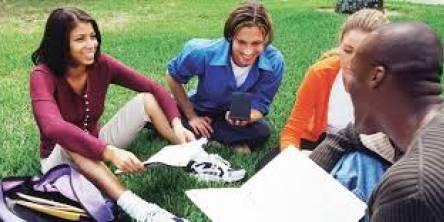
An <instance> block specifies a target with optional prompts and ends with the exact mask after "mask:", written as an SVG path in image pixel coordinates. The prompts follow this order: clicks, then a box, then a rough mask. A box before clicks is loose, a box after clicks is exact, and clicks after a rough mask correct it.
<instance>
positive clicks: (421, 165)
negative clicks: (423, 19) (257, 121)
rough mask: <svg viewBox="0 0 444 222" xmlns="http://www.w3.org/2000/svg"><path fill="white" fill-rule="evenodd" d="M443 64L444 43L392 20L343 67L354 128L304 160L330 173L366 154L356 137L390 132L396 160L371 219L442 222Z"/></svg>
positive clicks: (421, 27)
mask: <svg viewBox="0 0 444 222" xmlns="http://www.w3.org/2000/svg"><path fill="white" fill-rule="evenodd" d="M442 61H443V48H442V43H441V41H440V40H439V38H438V36H437V35H436V34H435V33H434V31H432V30H431V29H430V28H429V27H428V26H426V25H425V24H422V23H392V24H389V25H385V26H383V27H381V28H380V29H378V30H376V31H374V32H373V33H372V34H370V35H369V36H368V37H367V38H366V39H365V40H364V41H363V42H362V43H361V45H360V46H359V47H358V49H357V50H356V52H355V54H354V55H353V59H352V60H351V62H350V64H349V66H347V67H345V68H344V81H345V87H346V89H347V90H348V91H349V93H350V95H351V98H352V102H353V106H354V112H355V123H354V125H352V124H350V125H349V126H348V127H347V128H345V129H343V130H341V131H340V132H339V133H338V134H336V135H328V136H327V139H326V140H325V141H324V142H323V143H322V144H321V145H319V146H318V147H317V148H316V149H315V151H314V152H313V153H312V154H311V156H310V157H311V158H312V159H313V160H314V161H315V162H316V163H318V164H319V165H320V166H321V167H323V168H324V169H325V170H327V171H331V169H332V168H333V167H334V166H335V164H336V162H337V161H338V160H339V159H340V158H341V157H342V156H343V155H344V154H346V153H348V152H354V151H356V150H358V149H365V148H363V147H364V146H362V144H361V142H360V140H359V136H358V133H364V134H372V133H376V132H383V133H385V134H386V135H388V137H389V138H390V140H391V141H392V143H393V145H394V146H395V147H396V148H395V149H396V150H395V153H396V159H397V161H396V162H395V163H394V164H393V165H392V166H390V167H389V168H388V170H387V172H386V174H385V175H384V176H383V178H382V179H381V181H380V182H379V184H377V185H376V187H375V189H374V190H373V193H372V196H371V198H370V201H369V203H368V213H369V216H370V221H378V222H380V221H418V222H419V221H421V222H426V221H442V220H443V219H444V161H443V160H444V109H443V97H442V95H441V94H442V88H441V74H442ZM364 170H365V169H364Z"/></svg>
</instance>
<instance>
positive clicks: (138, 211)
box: [117, 190, 174, 221]
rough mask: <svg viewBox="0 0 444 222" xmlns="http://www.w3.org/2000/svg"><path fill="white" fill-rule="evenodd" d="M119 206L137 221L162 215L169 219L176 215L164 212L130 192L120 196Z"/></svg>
mask: <svg viewBox="0 0 444 222" xmlns="http://www.w3.org/2000/svg"><path fill="white" fill-rule="evenodd" d="M117 205H118V206H119V207H120V208H122V210H124V211H125V212H126V213H127V214H128V215H129V216H130V217H132V218H133V219H135V220H137V221H146V220H148V218H150V217H153V216H155V214H158V215H159V214H162V215H164V216H167V217H169V218H173V217H174V215H172V214H170V213H169V212H168V211H166V210H163V209H162V208H160V207H159V206H157V205H155V204H152V203H148V202H146V201H145V200H143V199H142V198H140V197H139V196H137V195H136V194H134V193H133V192H131V191H129V190H127V191H125V192H124V193H123V194H122V195H120V197H119V199H118V200H117Z"/></svg>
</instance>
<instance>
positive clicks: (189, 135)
mask: <svg viewBox="0 0 444 222" xmlns="http://www.w3.org/2000/svg"><path fill="white" fill-rule="evenodd" d="M186 136H187V140H188V142H191V141H194V140H196V137H195V136H194V134H193V133H192V132H190V131H188V130H187V131H186Z"/></svg>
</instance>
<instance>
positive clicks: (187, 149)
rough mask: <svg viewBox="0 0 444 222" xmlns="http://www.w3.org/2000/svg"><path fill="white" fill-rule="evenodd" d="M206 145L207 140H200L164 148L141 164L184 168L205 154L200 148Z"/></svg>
mask: <svg viewBox="0 0 444 222" xmlns="http://www.w3.org/2000/svg"><path fill="white" fill-rule="evenodd" d="M206 143H207V139H206V138H202V139H199V140H196V141H192V142H189V143H186V144H179V145H169V146H165V147H164V148H162V149H161V150H160V151H159V152H157V153H156V154H154V155H152V156H151V157H150V158H149V159H148V160H147V161H145V162H143V163H144V164H150V163H162V164H165V165H169V166H177V167H185V166H187V164H188V163H189V162H190V160H192V159H193V158H195V157H196V156H198V155H201V154H206V152H205V150H204V149H203V148H202V146H203V145H204V144H206Z"/></svg>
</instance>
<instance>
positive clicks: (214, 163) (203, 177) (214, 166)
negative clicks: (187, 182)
mask: <svg viewBox="0 0 444 222" xmlns="http://www.w3.org/2000/svg"><path fill="white" fill-rule="evenodd" d="M189 168H190V171H191V175H192V176H194V177H196V178H197V179H198V180H199V181H205V182H209V181H215V182H236V181H239V180H241V179H243V178H244V177H245V170H243V169H240V170H236V169H233V168H231V164H230V163H229V162H228V161H226V160H224V159H223V158H222V157H220V156H219V155H217V154H209V155H208V154H207V155H201V156H199V157H197V158H195V159H194V160H192V161H191V162H190V164H189Z"/></svg>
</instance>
